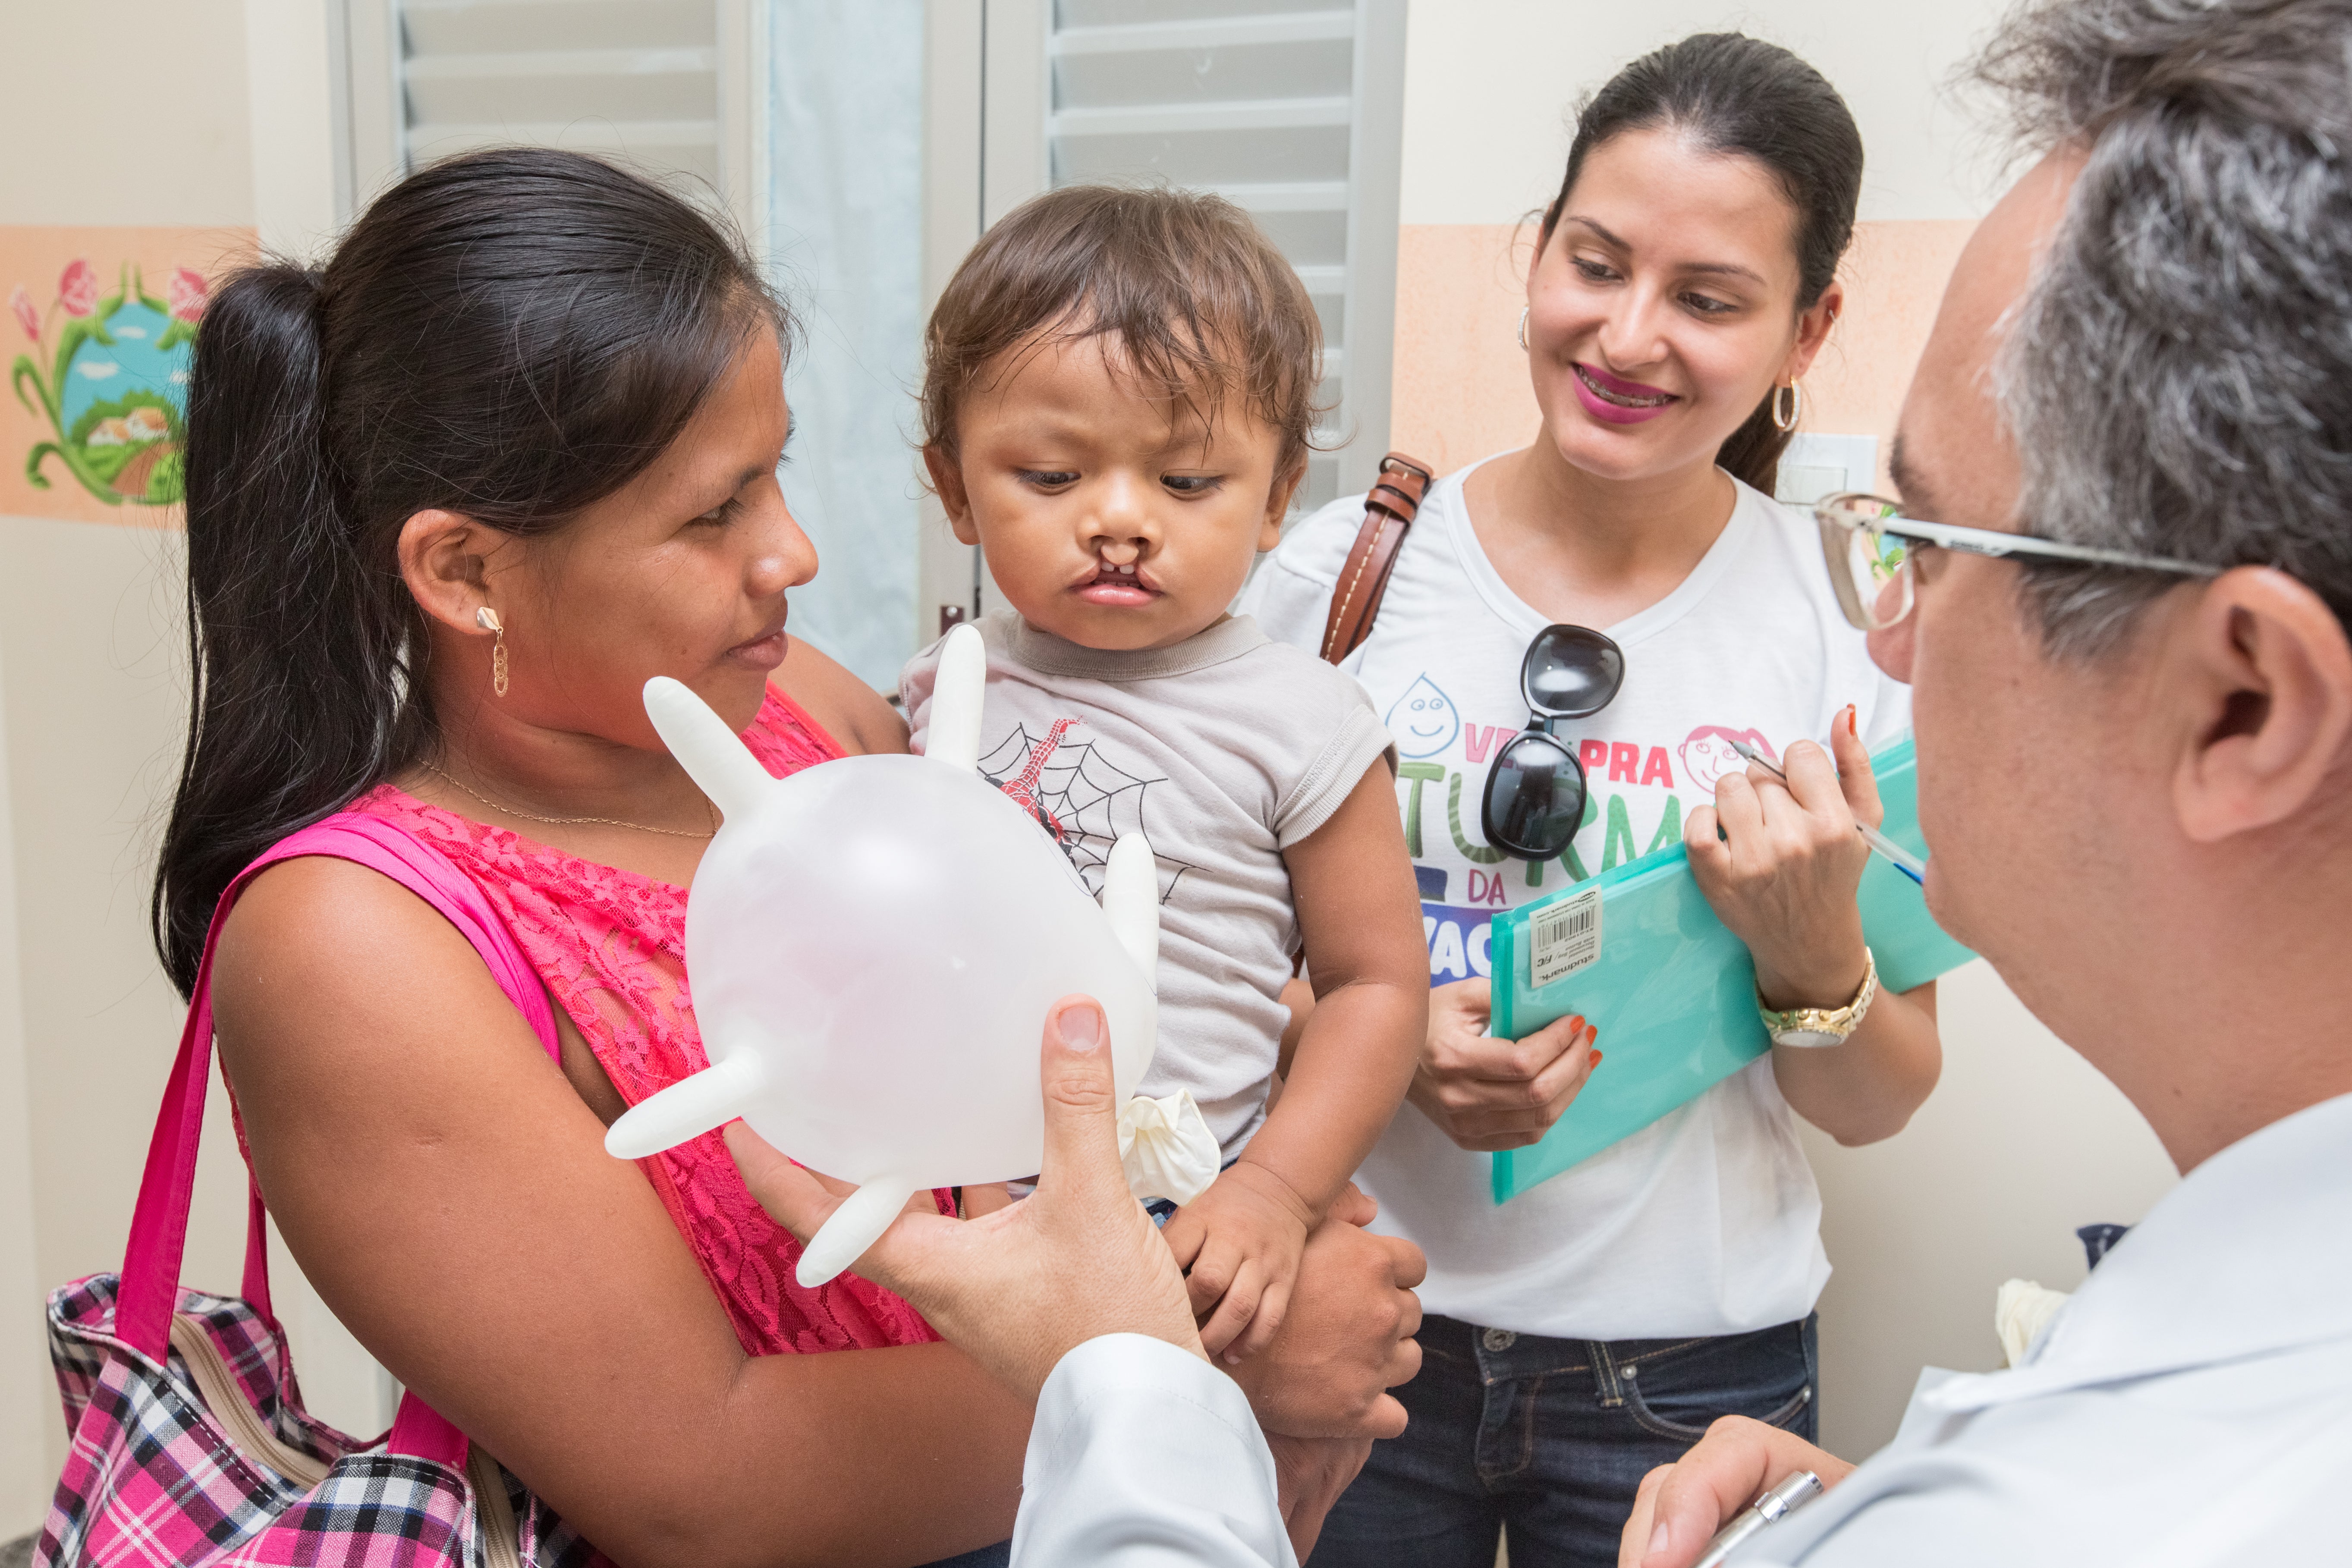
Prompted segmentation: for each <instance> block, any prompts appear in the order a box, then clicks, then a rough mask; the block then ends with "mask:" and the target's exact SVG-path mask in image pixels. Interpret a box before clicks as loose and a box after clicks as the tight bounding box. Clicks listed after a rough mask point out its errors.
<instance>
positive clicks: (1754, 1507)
mask: <svg viewBox="0 0 2352 1568" xmlns="http://www.w3.org/2000/svg"><path fill="white" fill-rule="evenodd" d="M1733 743H1734V744H1735V745H1736V744H1738V742H1733ZM1821 1495H1822V1478H1821V1477H1819V1476H1817V1475H1815V1474H1813V1472H1812V1471H1811V1470H1799V1471H1798V1472H1797V1473H1796V1474H1795V1475H1793V1476H1790V1478H1788V1479H1786V1480H1784V1481H1782V1482H1781V1483H1780V1485H1779V1486H1777V1487H1774V1488H1772V1489H1770V1490H1769V1491H1768V1492H1766V1493H1765V1494H1764V1495H1763V1496H1762V1497H1760V1498H1758V1499H1757V1500H1755V1501H1754V1502H1752V1503H1749V1504H1748V1506H1747V1507H1746V1508H1744V1509H1742V1510H1739V1512H1738V1513H1737V1514H1735V1515H1733V1516H1732V1520H1731V1522H1730V1523H1728V1524H1727V1525H1725V1526H1724V1527H1723V1528H1722V1529H1721V1530H1718V1531H1716V1532H1715V1539H1714V1540H1712V1541H1710V1542H1707V1543H1706V1551H1705V1552H1701V1553H1700V1554H1699V1560H1698V1561H1697V1562H1696V1563H1693V1564H1691V1568H1716V1564H1717V1563H1721V1562H1722V1561H1723V1560H1724V1559H1725V1558H1727V1557H1728V1556H1730V1555H1731V1553H1732V1550H1733V1548H1735V1547H1737V1546H1739V1545H1740V1544H1741V1543H1743V1542H1746V1541H1747V1540H1748V1537H1749V1536H1751V1535H1754V1534H1755V1533H1756V1532H1757V1531H1759V1530H1761V1529H1763V1528H1764V1527H1765V1526H1766V1525H1768V1524H1778V1523H1780V1521H1782V1520H1784V1519H1786V1518H1788V1517H1789V1515H1790V1514H1791V1513H1793V1512H1795V1511H1796V1510H1798V1509H1800V1508H1802V1507H1803V1506H1804V1505H1805V1504H1807V1503H1809V1502H1811V1501H1812V1500H1814V1499H1815V1498H1817V1497H1819V1496H1821Z"/></svg>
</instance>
